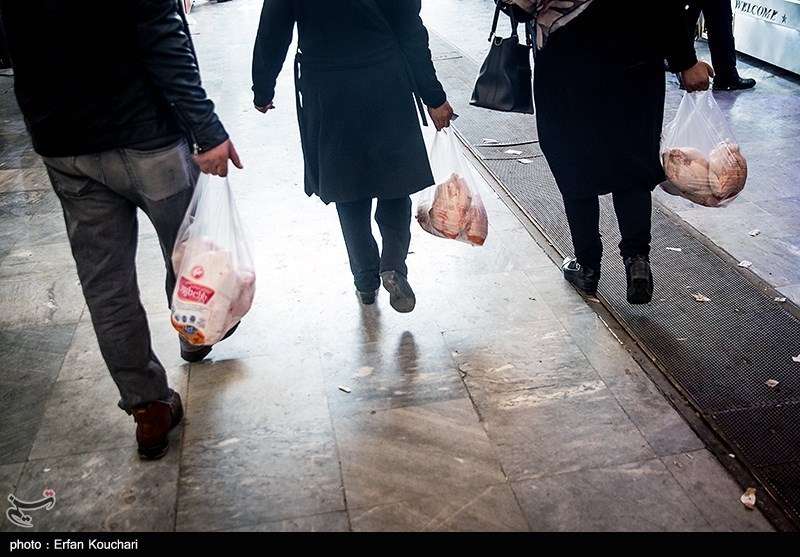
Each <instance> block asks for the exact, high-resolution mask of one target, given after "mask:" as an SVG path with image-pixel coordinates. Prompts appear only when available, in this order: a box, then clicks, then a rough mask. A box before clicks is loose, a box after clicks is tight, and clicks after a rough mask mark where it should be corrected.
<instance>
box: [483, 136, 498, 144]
mask: <svg viewBox="0 0 800 557" xmlns="http://www.w3.org/2000/svg"><path fill="white" fill-rule="evenodd" d="M483 142H484V143H497V140H496V139H492V138H491V137H484V138H483Z"/></svg>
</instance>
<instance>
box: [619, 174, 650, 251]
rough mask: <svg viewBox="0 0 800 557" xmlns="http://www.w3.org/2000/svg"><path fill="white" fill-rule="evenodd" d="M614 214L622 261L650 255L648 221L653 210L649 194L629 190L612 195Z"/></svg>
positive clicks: (646, 191)
mask: <svg viewBox="0 0 800 557" xmlns="http://www.w3.org/2000/svg"><path fill="white" fill-rule="evenodd" d="M612 198H613V200H614V212H615V213H616V215H617V221H618V223H619V232H620V235H621V237H622V239H621V241H620V243H619V252H620V255H621V256H622V258H623V259H625V258H626V257H633V256H634V255H649V254H650V241H651V235H650V227H651V223H650V219H651V213H652V209H653V199H652V195H651V192H650V191H649V190H647V189H643V188H631V189H628V190H624V191H619V192H615V193H614V194H612Z"/></svg>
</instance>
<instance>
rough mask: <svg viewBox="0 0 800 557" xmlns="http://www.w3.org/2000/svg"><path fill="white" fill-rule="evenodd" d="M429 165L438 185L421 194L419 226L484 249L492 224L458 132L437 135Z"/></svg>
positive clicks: (448, 130)
mask: <svg viewBox="0 0 800 557" xmlns="http://www.w3.org/2000/svg"><path fill="white" fill-rule="evenodd" d="M430 163H431V170H432V171H433V179H434V180H435V181H436V183H435V184H434V185H433V186H431V187H429V188H427V189H425V190H423V191H422V193H420V197H419V202H418V205H417V215H416V217H417V222H419V224H420V226H421V227H422V228H423V230H425V231H427V232H430V233H431V234H433V235H434V236H439V237H440V238H450V239H452V240H459V241H462V242H466V243H468V244H472V245H474V246H482V245H483V243H484V242H485V241H486V236H487V234H488V232H489V220H488V217H487V215H486V208H485V207H484V205H483V200H482V199H481V196H480V194H479V193H478V190H477V188H476V187H475V185H474V183H473V182H472V180H473V178H472V173H471V169H470V168H469V165H468V164H467V161H466V159H465V158H464V155H463V154H462V153H461V151H460V150H459V145H458V138H457V137H456V135H455V132H453V131H452V130H450V129H448V128H444V129H443V130H440V131H437V132H436V135H435V136H434V138H433V143H432V144H431V150H430Z"/></svg>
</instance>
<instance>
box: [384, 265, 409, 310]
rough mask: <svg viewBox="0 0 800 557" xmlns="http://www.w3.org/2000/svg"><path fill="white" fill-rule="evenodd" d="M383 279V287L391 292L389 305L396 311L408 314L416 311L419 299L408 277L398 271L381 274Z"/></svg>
mask: <svg viewBox="0 0 800 557" xmlns="http://www.w3.org/2000/svg"><path fill="white" fill-rule="evenodd" d="M381 279H383V287H384V288H385V289H386V291H387V292H389V304H391V306H392V307H393V308H394V309H395V311H399V312H400V313H408V312H410V311H412V310H413V309H414V306H415V305H416V304H417V298H416V297H415V296H414V291H413V290H411V285H410V284H408V281H407V280H406V277H404V276H403V275H401V274H400V273H398V272H397V271H385V272H383V273H381Z"/></svg>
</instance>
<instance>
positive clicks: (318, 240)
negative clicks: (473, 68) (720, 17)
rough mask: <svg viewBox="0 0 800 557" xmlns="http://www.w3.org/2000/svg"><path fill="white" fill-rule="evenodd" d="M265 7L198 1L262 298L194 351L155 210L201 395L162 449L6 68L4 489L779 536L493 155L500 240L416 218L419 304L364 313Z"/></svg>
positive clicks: (486, 523)
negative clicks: (253, 56) (566, 264)
mask: <svg viewBox="0 0 800 557" xmlns="http://www.w3.org/2000/svg"><path fill="white" fill-rule="evenodd" d="M440 1H441V0H437V6H439V8H440V10H441V12H439V13H433V12H435V11H436V10H434V9H432V8H430V7H428V6H431V4H428V5H427V6H426V8H425V10H426V11H424V12H423V13H424V14H429V16H428V15H426V21H427V20H428V19H430V21H431V22H432V23H431V24H430V26H431V31H432V32H434V33H438V32H439V31H440V29H441V27H440V26H439V25H438V24H439V23H441V22H442V19H437V17H439V18H444V17H445V16H446V11H447V9H452V7H453V6H454V5H456V4H457V3H456V2H454V1H442V3H441V4H439V2H440ZM476 1H477V0H476ZM260 7H261V2H260V1H258V0H235V1H233V2H226V3H222V4H216V3H214V2H202V1H201V2H197V3H196V4H195V8H194V9H193V11H192V14H191V15H192V18H193V20H194V22H193V24H192V28H193V32H194V34H195V41H196V46H197V49H198V54H199V57H200V66H201V71H202V72H203V76H204V82H205V84H206V87H207V89H208V91H209V94H210V95H211V96H212V97H213V98H214V100H215V102H216V103H217V105H218V111H219V113H220V115H221V117H222V119H223V122H224V123H225V125H226V127H227V128H228V130H229V132H230V133H231V136H232V139H233V141H234V143H235V144H236V147H237V149H238V150H239V153H240V154H241V156H242V160H243V162H244V165H245V168H244V170H236V171H234V172H232V174H231V177H230V179H231V183H232V185H233V187H234V189H235V194H236V201H237V204H238V208H239V211H240V213H241V216H242V218H243V221H244V223H245V225H246V227H247V228H248V231H249V233H250V236H251V242H252V247H253V251H254V256H255V259H256V266H257V286H256V299H255V304H254V306H253V309H252V310H251V312H250V313H249V314H248V315H247V316H246V317H245V318H244V320H243V322H242V325H241V327H240V328H239V330H238V331H237V333H236V334H235V335H234V336H232V337H231V338H230V339H228V340H226V341H224V342H222V343H220V344H219V345H218V346H216V347H215V348H214V350H213V352H212V354H211V357H210V358H209V359H208V360H206V361H204V362H201V363H197V364H191V365H189V364H185V363H183V362H182V360H181V359H180V357H179V355H178V341H177V336H176V334H175V332H174V330H172V328H171V325H170V323H169V312H168V307H167V300H166V298H165V295H164V290H163V266H162V264H161V263H160V254H159V250H158V246H157V242H156V241H155V236H154V234H153V232H152V229H151V228H150V227H149V224H148V223H147V222H146V219H145V220H143V221H142V231H141V247H140V253H139V261H140V265H141V266H140V287H141V290H142V296H143V299H144V301H145V304H146V307H147V308H148V310H149V311H150V317H151V327H152V333H153V339H154V344H155V350H156V352H157V354H158V355H159V357H160V358H161V359H162V361H163V362H164V364H165V365H166V366H167V367H168V369H169V374H170V380H171V382H172V384H173V386H174V387H175V388H176V389H177V390H179V391H180V392H181V393H182V394H183V396H184V403H185V406H186V419H185V422H184V424H183V426H182V427H179V428H177V430H176V431H175V435H174V436H173V439H172V442H173V446H172V449H171V450H170V452H169V453H168V455H167V456H166V457H165V458H164V459H162V460H160V461H157V462H142V461H140V460H138V458H137V457H136V451H135V441H134V438H133V432H134V424H133V421H132V419H131V418H130V417H129V416H127V415H126V414H125V413H124V412H121V411H120V410H119V409H118V408H117V407H116V406H115V403H116V392H115V387H114V384H113V382H112V381H111V379H110V377H109V375H108V373H107V371H106V370H105V368H104V365H103V363H102V360H101V358H100V355H99V351H98V349H97V345H96V341H95V339H94V335H93V332H92V328H91V326H90V322H89V319H88V315H87V314H86V311H85V306H84V304H83V299H82V296H81V293H80V289H79V286H78V284H77V278H76V275H75V271H74V266H73V263H72V260H71V257H70V253H69V247H68V244H67V243H66V238H65V233H64V225H63V220H62V217H61V214H60V209H59V206H58V203H57V201H56V199H55V196H54V194H53V193H52V191H51V190H50V188H49V185H48V183H47V180H46V177H45V174H44V173H43V172H42V169H41V165H40V163H39V162H38V159H37V157H36V156H35V155H34V154H33V153H32V151H31V150H30V146H29V143H28V141H27V138H26V136H25V132H24V128H23V127H22V125H21V122H20V118H19V114H18V113H17V112H16V108H15V105H14V102H13V98H11V97H12V95H11V92H10V90H9V89H10V83H8V80H7V79H6V78H0V79H2V81H0V85H2V86H3V87H4V91H5V94H3V95H2V96H1V100H0V103H2V104H0V107H1V108H2V121H3V130H2V143H0V148H2V149H0V216H2V218H0V258H2V266H0V304H1V306H0V307H2V309H3V311H2V312H0V348H1V349H0V370H1V371H0V373H1V374H0V393H2V398H3V401H4V404H3V405H2V407H0V418H1V419H0V492H2V494H3V495H4V496H5V494H14V495H15V496H16V497H17V498H19V499H22V500H34V499H37V498H39V497H41V493H42V492H43V490H45V489H48V488H52V489H54V490H55V491H56V497H57V503H56V505H55V506H54V507H53V508H52V509H50V510H45V509H39V510H35V511H31V517H32V520H33V525H34V527H33V528H32V530H33V531H74V532H86V531H116V532H130V531H226V530H229V531H302V532H312V531H334V532H340V531H394V532H424V531H454V532H466V531H484V532H486V531H493V532H502V531H516V532H545V531H552V532H566V531H573V532H574V531H584V532H585V531H601V532H633V531H659V532H684V531H707V532H711V531H715V532H745V531H747V532H756V531H759V532H761V531H764V532H766V531H774V530H775V527H774V526H773V525H772V524H770V522H769V521H768V520H767V519H766V517H765V515H764V514H762V512H761V510H760V509H755V510H748V509H747V508H745V506H744V505H743V504H742V503H741V501H740V496H741V494H742V493H743V492H744V490H745V489H746V488H747V487H748V486H747V485H741V484H740V483H738V481H737V480H736V479H734V477H733V476H731V475H729V474H728V472H727V471H726V468H725V467H723V466H722V465H721V464H720V462H719V461H718V460H717V457H716V456H715V455H714V454H713V453H712V452H711V451H709V450H708V449H707V448H706V447H705V446H704V443H703V442H702V441H701V439H700V438H699V437H698V435H697V434H696V433H695V432H694V431H693V430H692V428H691V427H690V425H689V424H688V423H687V422H686V420H684V418H683V417H682V416H681V414H680V413H679V412H678V411H677V410H676V409H675V408H674V407H673V406H672V404H671V403H670V402H669V401H668V400H667V398H665V396H664V394H663V393H662V392H661V390H659V388H657V386H656V385H654V383H653V382H652V381H651V380H650V379H649V378H648V376H647V374H646V373H645V372H644V371H643V370H642V368H641V367H640V366H639V365H638V364H637V363H636V361H635V359H634V358H633V357H632V355H631V353H630V352H629V349H628V348H627V347H626V346H625V345H624V344H623V343H621V342H620V339H619V338H618V337H617V336H616V335H615V334H614V333H613V330H612V329H610V328H609V327H608V326H607V325H606V323H605V322H604V321H603V318H602V316H601V315H600V314H598V313H597V312H595V311H594V309H593V308H592V307H590V306H588V305H587V304H586V303H585V302H584V300H583V299H582V298H581V297H580V296H579V295H578V294H577V293H576V292H575V290H574V289H572V288H571V287H570V286H569V285H568V284H567V283H565V281H564V280H563V278H562V276H561V274H560V272H559V270H558V267H557V266H556V265H554V264H553V261H552V260H551V259H550V258H549V257H548V255H547V254H546V253H545V251H544V250H543V249H542V248H541V247H540V246H539V245H537V243H536V242H535V240H534V239H533V237H531V235H530V234H529V233H528V231H527V229H526V228H525V226H524V224H523V223H522V222H521V221H520V220H519V218H518V217H517V215H516V212H514V211H512V210H511V209H510V208H509V207H508V206H507V205H506V202H505V198H504V197H503V196H502V195H501V194H498V193H496V191H495V189H493V187H492V184H490V183H489V182H487V181H486V180H485V179H484V177H483V174H482V173H480V172H478V171H477V170H476V172H475V174H474V176H473V178H474V182H475V184H476V185H477V187H478V188H479V191H480V192H481V195H482V196H483V200H484V203H485V204H486V206H487V211H488V214H489V219H490V231H489V236H488V239H487V241H486V244H485V245H484V246H482V247H471V246H468V245H466V244H463V243H459V242H455V241H450V240H444V239H441V238H436V237H433V236H431V235H429V234H427V233H426V232H424V231H423V230H422V229H421V228H420V227H418V226H417V225H416V224H415V223H412V224H413V228H412V230H413V239H412V253H411V254H410V256H409V259H408V263H409V268H410V274H409V279H410V281H411V283H412V285H413V286H414V289H415V291H416V293H417V299H418V304H417V308H416V309H415V310H414V311H413V312H412V313H410V314H399V313H396V312H394V311H393V310H392V309H391V307H390V306H389V304H388V296H387V295H386V292H384V291H382V292H381V293H380V294H379V296H378V300H377V303H376V304H375V305H373V306H362V305H360V303H359V302H358V300H357V298H356V295H355V292H354V290H353V286H352V277H351V275H350V272H349V268H348V264H347V258H346V254H345V249H344V245H343V242H342V239H341V233H340V230H339V225H338V221H337V219H336V214H335V210H334V208H333V207H332V206H325V205H324V204H322V203H321V202H320V201H319V200H318V199H316V198H308V197H306V196H305V194H304V193H303V191H302V160H301V158H300V146H299V139H298V134H297V130H296V123H295V119H294V111H293V106H294V103H293V92H292V82H291V76H290V73H289V72H288V71H287V72H284V74H282V76H281V79H280V81H279V88H278V94H277V96H276V105H277V107H278V109H277V110H274V111H270V113H269V114H268V115H266V116H265V115H261V114H259V113H257V112H256V111H254V110H253V109H252V102H251V94H250V74H249V63H250V52H251V49H252V41H253V37H254V33H255V25H256V22H257V19H258V13H259V10H260ZM449 31H450V32H452V29H450V30H449ZM446 34H447V33H442V35H445V38H447V37H446ZM223 37H224V39H223ZM481 37H482V39H483V35H482V34H481ZM448 40H451V41H452V42H454V43H455V44H457V42H456V41H455V40H454V39H452V38H450V39H448ZM793 99H795V100H794V102H797V101H796V97H794V98H793ZM456 110H458V107H456ZM429 136H430V133H429ZM787 151H788V149H787ZM795 156H796V154H795ZM793 168H796V165H795V166H794V167H793ZM753 203H756V201H755V200H754V201H753ZM765 203H766V201H765ZM774 210H775V212H776V213H778V212H779V211H785V210H786V209H785V207H784V206H780V207H778V206H777V205H776V206H775V207H774ZM686 215H687V218H690V217H691V213H690V212H687V213H686ZM787 216H790V215H788V213H787ZM760 222H763V221H760ZM748 224H749V223H748ZM761 226H764V227H765V224H761ZM756 255H757V254H756ZM755 257H756V256H755V255H754V256H753V257H751V258H750V259H751V260H755ZM794 272H795V273H796V272H797V271H796V267H795V269H794ZM787 280H791V281H794V282H793V283H792V284H794V285H795V286H794V287H792V286H791V285H790V284H789V283H788V282H787V283H786V284H787V285H788V286H787V288H796V285H797V283H798V282H799V281H798V280H797V278H796V276H795V277H794V278H791V279H787ZM787 292H791V290H787ZM340 387H347V388H349V390H350V392H349V393H348V392H345V391H343V390H341V389H340ZM0 531H3V532H12V533H13V532H19V531H20V528H19V527H17V526H15V525H13V524H12V523H10V521H8V520H5V521H3V522H2V525H1V526H0Z"/></svg>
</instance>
